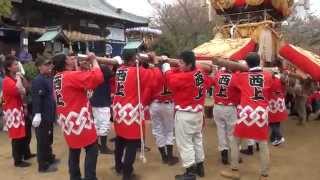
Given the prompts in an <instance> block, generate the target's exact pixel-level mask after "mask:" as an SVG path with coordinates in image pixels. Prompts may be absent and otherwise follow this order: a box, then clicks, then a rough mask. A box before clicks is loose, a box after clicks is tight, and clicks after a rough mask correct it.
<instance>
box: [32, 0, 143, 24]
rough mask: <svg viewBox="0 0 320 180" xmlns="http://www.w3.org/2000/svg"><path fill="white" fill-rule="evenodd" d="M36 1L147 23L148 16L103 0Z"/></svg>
mask: <svg viewBox="0 0 320 180" xmlns="http://www.w3.org/2000/svg"><path fill="white" fill-rule="evenodd" d="M37 1H38V2H42V3H47V4H52V5H56V6H62V7H65V8H69V9H75V10H78V11H83V12H87V13H91V14H97V15H101V16H105V17H111V18H115V19H121V20H125V21H129V22H133V23H137V24H145V25H147V24H148V23H149V20H148V18H145V17H141V16H137V15H134V14H131V13H129V12H126V11H123V10H121V9H118V8H115V7H113V6H112V5H110V4H109V3H107V2H106V1H105V0H37Z"/></svg>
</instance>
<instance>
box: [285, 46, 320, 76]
mask: <svg viewBox="0 0 320 180" xmlns="http://www.w3.org/2000/svg"><path fill="white" fill-rule="evenodd" d="M279 54H280V55H281V56H282V57H283V58H285V59H286V60H288V61H290V62H291V63H292V64H294V65H295V66H297V67H298V68H299V69H301V70H302V71H304V72H305V73H308V74H309V75H310V76H311V77H312V78H313V79H314V80H317V81H320V73H319V72H320V57H319V56H318V55H316V54H314V53H312V52H310V51H306V50H304V49H302V48H299V47H296V46H293V45H291V44H286V45H284V46H282V47H281V48H280V50H279Z"/></svg>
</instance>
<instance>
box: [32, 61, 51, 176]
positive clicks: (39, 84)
mask: <svg viewBox="0 0 320 180" xmlns="http://www.w3.org/2000/svg"><path fill="white" fill-rule="evenodd" d="M35 64H36V66H37V68H38V70H39V74H38V75H37V76H36V77H35V79H34V80H33V81H32V87H31V95H32V111H33V115H34V117H33V120H32V125H33V126H34V127H35V131H36V138H37V158H38V163H39V167H38V171H39V172H54V171H57V169H56V167H54V166H52V165H53V164H54V163H55V162H57V160H56V159H55V155H54V154H53V153H52V144H53V123H54V121H55V120H56V116H55V110H56V107H55V101H54V97H53V87H52V85H53V84H52V78H51V69H52V63H51V61H50V60H49V59H44V58H39V59H37V61H36V63H35Z"/></svg>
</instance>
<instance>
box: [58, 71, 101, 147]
mask: <svg viewBox="0 0 320 180" xmlns="http://www.w3.org/2000/svg"><path fill="white" fill-rule="evenodd" d="M103 80H104V79H103V74H102V72H101V70H100V69H98V68H97V69H93V70H91V71H64V72H62V73H58V74H56V75H55V76H54V81H53V82H54V90H55V94H56V101H57V113H58V123H59V124H60V126H61V128H62V131H63V133H64V137H65V139H66V141H67V144H68V145H69V147H71V148H83V147H86V146H88V145H90V144H92V143H94V142H95V141H96V140H97V134H96V129H95V126H94V121H93V118H92V112H91V107H90V104H89V100H88V97H87V91H88V90H90V89H95V88H96V87H97V86H98V85H100V84H101V83H102V82H103Z"/></svg>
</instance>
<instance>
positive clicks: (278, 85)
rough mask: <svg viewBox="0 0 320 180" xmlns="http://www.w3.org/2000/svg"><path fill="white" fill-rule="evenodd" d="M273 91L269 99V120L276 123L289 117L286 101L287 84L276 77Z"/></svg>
mask: <svg viewBox="0 0 320 180" xmlns="http://www.w3.org/2000/svg"><path fill="white" fill-rule="evenodd" d="M273 87H274V88H273V89H274V90H275V91H273V92H272V93H271V97H270V100H269V122H270V123H276V122H282V121H285V120H287V119H288V111H287V108H286V102H285V91H286V90H285V85H284V84H283V83H282V82H281V80H280V79H279V78H278V77H274V83H273Z"/></svg>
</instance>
